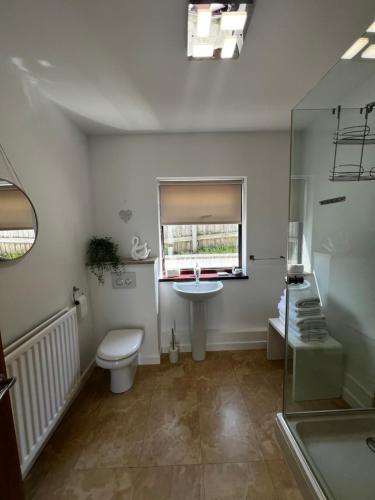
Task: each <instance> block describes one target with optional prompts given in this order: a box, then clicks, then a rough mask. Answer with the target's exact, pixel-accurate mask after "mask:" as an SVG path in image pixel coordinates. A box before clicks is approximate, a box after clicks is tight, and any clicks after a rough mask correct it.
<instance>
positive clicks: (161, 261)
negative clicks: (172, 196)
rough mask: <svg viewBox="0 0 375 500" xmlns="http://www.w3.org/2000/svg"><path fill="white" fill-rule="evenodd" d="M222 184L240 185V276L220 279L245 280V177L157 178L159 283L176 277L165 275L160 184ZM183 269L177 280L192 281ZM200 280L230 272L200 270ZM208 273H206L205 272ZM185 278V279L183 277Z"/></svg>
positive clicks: (223, 269) (214, 269)
mask: <svg viewBox="0 0 375 500" xmlns="http://www.w3.org/2000/svg"><path fill="white" fill-rule="evenodd" d="M215 181H217V182H223V181H228V182H230V181H237V182H238V181H239V182H240V183H241V223H240V224H238V260H239V266H240V267H241V268H242V274H241V275H232V274H229V276H225V277H222V276H220V279H241V278H242V279H244V278H245V279H246V278H247V277H248V276H247V259H246V248H247V237H246V236H247V235H246V228H247V221H246V219H247V177H245V176H210V177H157V178H156V182H157V204H158V235H159V281H175V280H176V277H167V276H166V274H165V265H164V250H163V248H164V231H163V226H162V225H161V221H160V184H162V183H167V182H213V183H214V182H215ZM186 271H188V270H185V269H181V273H180V276H179V277H177V279H181V280H183V279H184V280H190V279H193V278H192V277H191V275H190V273H187V272H186ZM201 271H203V272H202V274H201V279H202V280H210V279H217V278H218V277H217V276H216V277H215V276H210V277H204V274H210V275H211V274H212V275H214V274H215V275H216V274H217V272H219V271H227V272H229V271H231V270H228V269H227V268H202V270H201ZM207 271H208V272H207ZM184 276H186V277H184Z"/></svg>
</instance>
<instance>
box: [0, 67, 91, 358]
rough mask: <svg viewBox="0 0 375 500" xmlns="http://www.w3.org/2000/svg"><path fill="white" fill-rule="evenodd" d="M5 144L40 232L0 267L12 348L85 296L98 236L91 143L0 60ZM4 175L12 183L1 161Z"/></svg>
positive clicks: (1, 321) (86, 332)
mask: <svg viewBox="0 0 375 500" xmlns="http://www.w3.org/2000/svg"><path fill="white" fill-rule="evenodd" d="M0 80H1V90H0V141H1V143H2V144H3V146H4V148H5V150H6V152H7V154H8V156H9V157H10V159H11V160H12V162H13V164H14V166H15V168H16V170H17V172H18V174H19V176H20V178H21V181H22V183H23V185H24V188H25V190H26V191H27V193H28V194H29V196H30V198H31V200H32V201H33V203H34V205H35V208H36V211H37V215H38V219H39V234H38V239H37V242H36V245H35V247H34V248H33V250H32V251H31V252H30V254H28V255H27V256H26V257H25V258H24V259H22V260H21V261H19V262H17V263H9V264H8V263H6V264H4V263H1V265H0V329H1V336H2V339H3V343H4V344H5V345H8V344H9V343H11V342H12V341H14V340H15V339H16V338H18V337H19V336H21V335H22V334H23V333H25V332H26V331H27V330H29V329H30V328H31V327H33V326H35V325H37V324H39V323H40V322H41V321H42V320H44V319H46V318H47V317H48V316H50V315H51V314H52V313H54V312H56V311H58V310H59V309H61V308H63V307H64V306H67V305H71V293H72V287H73V285H76V286H78V287H80V288H81V289H82V290H84V291H86V292H87V291H88V282H87V273H86V269H85V265H84V263H85V247H86V243H87V240H88V238H89V237H90V236H91V234H92V231H93V217H92V195H91V186H90V182H91V181H90V170H89V165H88V155H87V141H86V138H85V137H84V136H83V134H82V133H80V132H79V131H78V129H77V128H76V126H75V125H73V124H72V123H71V122H70V121H69V120H68V119H67V118H66V117H65V116H64V115H63V114H62V113H61V112H60V110H58V109H57V107H56V106H55V105H54V104H52V103H50V102H49V101H48V100H46V99H45V98H44V97H43V96H42V95H41V94H40V93H39V92H38V89H37V86H35V85H34V84H33V83H32V80H31V79H30V77H29V76H28V74H27V73H26V72H22V71H20V70H19V69H17V68H16V67H15V66H14V65H12V64H11V63H10V62H8V60H6V59H5V58H4V59H1V60H0ZM0 169H1V171H0V176H1V175H4V176H6V177H8V175H7V173H6V171H5V169H4V168H3V164H2V162H0ZM79 338H80V350H81V365H82V368H85V367H86V366H87V364H88V363H89V361H91V360H92V359H93V356H94V353H95V348H96V344H95V340H94V337H93V331H92V320H91V314H90V315H89V316H88V317H87V318H85V319H84V320H83V321H80V323H79Z"/></svg>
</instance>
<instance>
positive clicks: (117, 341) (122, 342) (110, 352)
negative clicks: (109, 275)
mask: <svg viewBox="0 0 375 500" xmlns="http://www.w3.org/2000/svg"><path fill="white" fill-rule="evenodd" d="M143 336H144V334H143V330H141V329H139V328H138V329H122V330H111V331H109V332H108V333H107V335H106V336H105V337H104V339H103V341H102V343H101V344H100V346H99V347H98V352H97V353H96V364H97V365H98V366H100V367H101V368H105V369H107V370H111V391H112V392H115V393H121V392H125V391H128V390H129V389H130V388H131V386H132V385H133V382H134V378H135V374H136V371H137V366H138V351H139V348H140V347H141V345H142V341H143Z"/></svg>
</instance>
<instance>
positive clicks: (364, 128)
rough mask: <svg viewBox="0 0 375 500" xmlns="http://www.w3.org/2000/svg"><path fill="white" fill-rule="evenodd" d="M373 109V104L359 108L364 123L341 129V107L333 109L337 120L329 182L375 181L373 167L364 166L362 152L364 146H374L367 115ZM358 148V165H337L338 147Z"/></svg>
mask: <svg viewBox="0 0 375 500" xmlns="http://www.w3.org/2000/svg"><path fill="white" fill-rule="evenodd" d="M374 107H375V102H370V103H369V104H366V106H364V107H363V108H360V110H359V112H360V114H361V115H364V123H363V124H362V125H354V126H351V127H343V128H341V111H342V109H341V106H338V107H337V108H334V109H333V110H332V113H333V114H334V115H336V118H337V128H336V131H335V133H334V135H333V144H334V145H335V153H334V160H333V168H332V170H331V171H330V175H329V180H330V181H332V182H348V181H375V166H373V167H365V166H364V151H365V146H367V145H371V144H373V145H375V134H374V133H372V131H371V128H370V126H369V115H370V114H371V113H372V111H373V110H374ZM354 145H356V146H360V150H359V162H358V163H338V161H337V157H338V154H337V153H338V148H339V146H354Z"/></svg>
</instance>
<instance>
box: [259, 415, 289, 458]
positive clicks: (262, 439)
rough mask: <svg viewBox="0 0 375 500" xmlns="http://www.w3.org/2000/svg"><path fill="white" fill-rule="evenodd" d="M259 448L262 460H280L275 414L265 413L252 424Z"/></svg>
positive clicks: (280, 452)
mask: <svg viewBox="0 0 375 500" xmlns="http://www.w3.org/2000/svg"><path fill="white" fill-rule="evenodd" d="M254 427H255V433H256V438H257V442H258V445H259V448H260V450H261V452H262V455H263V458H264V460H280V459H282V458H283V452H282V450H281V448H280V446H279V443H278V441H277V437H276V415H275V413H267V414H265V415H264V416H263V418H262V419H261V420H260V421H258V422H257V423H255V424H254Z"/></svg>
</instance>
